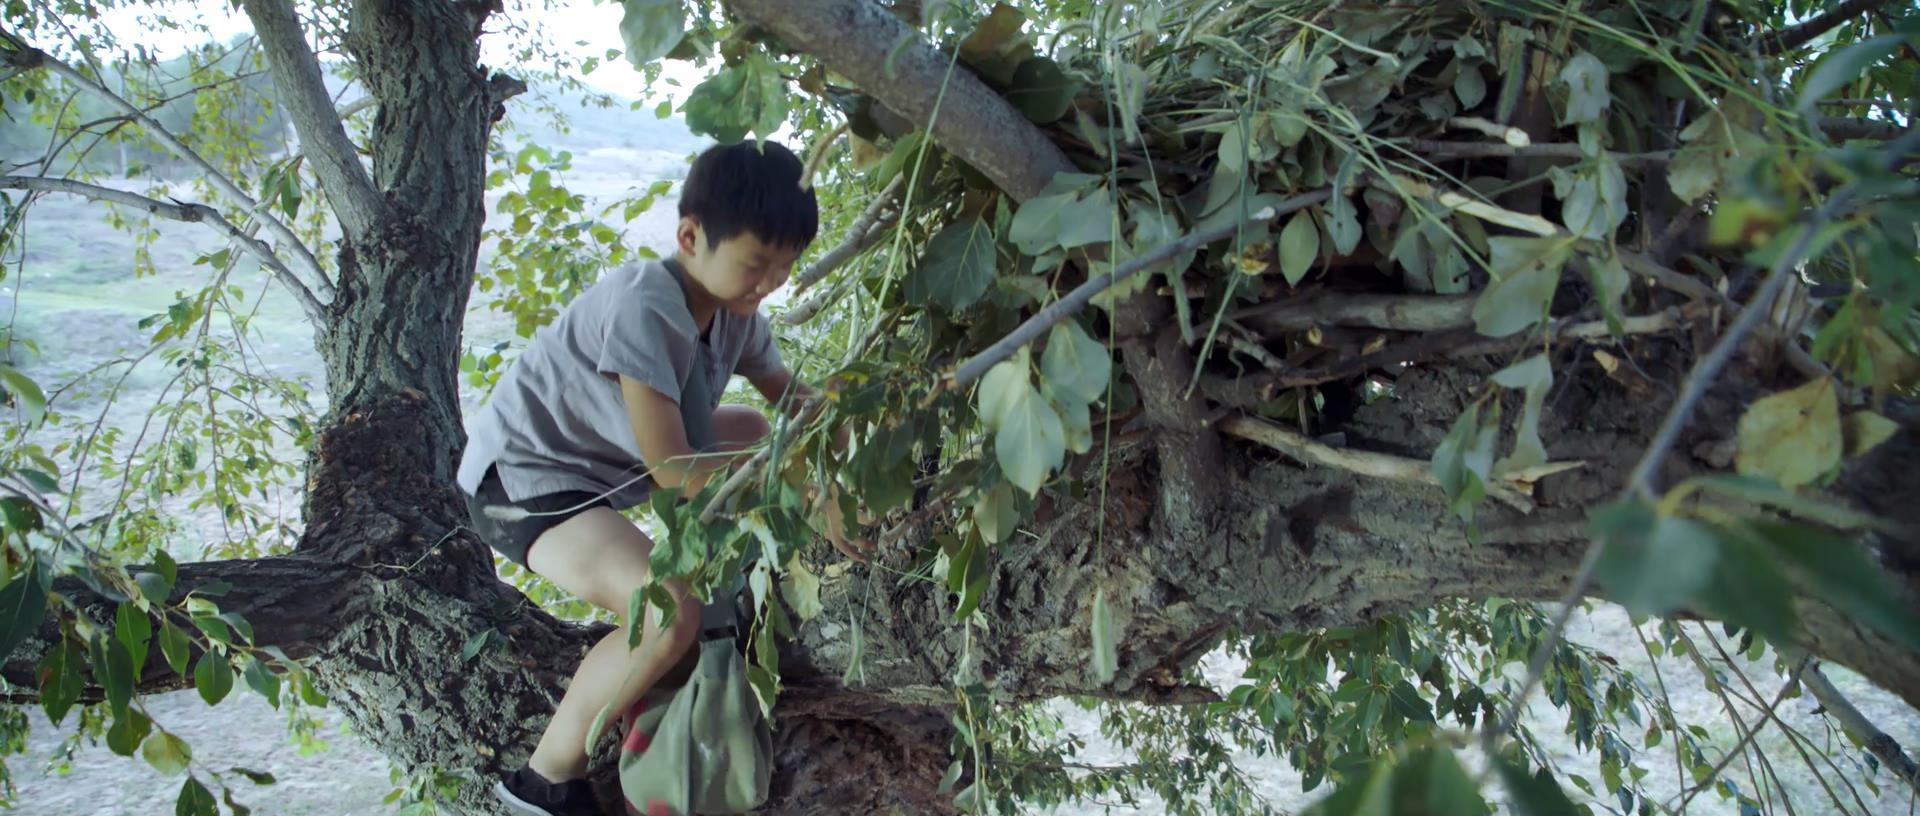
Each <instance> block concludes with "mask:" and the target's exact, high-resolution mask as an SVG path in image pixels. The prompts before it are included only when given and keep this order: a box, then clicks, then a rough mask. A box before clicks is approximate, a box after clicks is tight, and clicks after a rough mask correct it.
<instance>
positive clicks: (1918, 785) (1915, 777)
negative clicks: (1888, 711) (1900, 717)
mask: <svg viewBox="0 0 1920 816" xmlns="http://www.w3.org/2000/svg"><path fill="white" fill-rule="evenodd" d="M1800 682H1801V683H1802V684H1804V685H1805V686H1806V687H1807V691H1809V692H1812V694H1813V699H1815V700H1819V701H1820V705H1821V707H1823V708H1825V709H1826V710H1827V713H1828V714H1831V715H1832V716H1833V718H1834V719H1835V720H1837V721H1839V723H1840V728H1841V729H1842V730H1844V731H1846V732H1847V736H1849V737H1852V738H1854V739H1855V740H1857V741H1859V743H1860V744H1861V745H1864V746H1866V748H1867V752H1868V753H1871V754H1873V755H1874V757H1875V758H1877V759H1879V760H1880V764H1882V765H1885V766H1887V770H1889V771H1892V772H1893V775H1894V778H1896V779H1899V780H1900V781H1902V782H1905V783H1907V785H1908V786H1910V787H1913V788H1915V789H1920V767H1917V766H1915V765H1914V762H1913V759H1912V758H1910V757H1908V756H1907V752H1906V751H1905V750H1904V749H1902V748H1901V747H1900V741H1899V740H1896V739H1894V738H1893V737H1892V736H1890V735H1889V734H1887V732H1885V731H1882V730H1880V727H1879V726H1877V725H1874V724H1873V721H1872V720H1869V719H1867V717H1866V715H1865V714H1862V713H1860V709H1858V708H1856V707H1854V705H1853V701H1852V700H1849V699H1847V695H1846V694H1844V693H1842V692H1841V691H1840V689H1839V688H1838V687H1837V686H1835V685H1834V684H1833V681H1832V680H1829V679H1827V675H1826V673H1825V672H1823V671H1821V670H1820V667H1819V666H1817V665H1816V666H1811V667H1809V668H1808V669H1807V671H1805V672H1803V673H1802V674H1801V675H1800Z"/></svg>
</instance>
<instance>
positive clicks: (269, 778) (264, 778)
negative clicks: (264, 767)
mask: <svg viewBox="0 0 1920 816" xmlns="http://www.w3.org/2000/svg"><path fill="white" fill-rule="evenodd" d="M232 770H233V772H234V773H237V774H239V775H241V776H244V777H246V778H247V781H249V782H252V783H253V784H255V785H272V784H274V783H275V782H278V781H279V780H277V779H275V778H274V776H273V774H271V773H268V772H266V771H256V770H252V769H250V768H240V767H235V768H233V769H232Z"/></svg>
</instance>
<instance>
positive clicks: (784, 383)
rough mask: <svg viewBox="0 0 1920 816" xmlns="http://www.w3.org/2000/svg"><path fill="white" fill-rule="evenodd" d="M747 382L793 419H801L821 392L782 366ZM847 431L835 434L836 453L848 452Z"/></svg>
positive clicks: (843, 430) (842, 430)
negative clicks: (795, 378)
mask: <svg viewBox="0 0 1920 816" xmlns="http://www.w3.org/2000/svg"><path fill="white" fill-rule="evenodd" d="M747 381H748V382H751V383H753V388H754V390H756V391H759V392H760V396H762V397H765V398H766V400H767V402H768V403H769V404H771V405H773V406H774V407H775V408H776V409H778V410H779V411H780V412H781V413H783V414H786V415H787V416H788V417H790V418H793V419H799V418H800V411H801V409H803V408H805V407H806V405H807V401H808V400H810V399H813V398H814V396H815V395H817V394H819V391H817V390H816V389H814V387H813V386H811V385H808V384H806V383H805V382H799V381H796V380H794V378H793V372H792V371H790V370H788V369H787V367H786V366H781V367H780V368H779V369H778V370H776V371H774V372H772V373H770V374H762V375H760V376H759V377H751V378H748V380H747ZM788 388H792V389H793V394H792V395H791V396H789V395H788V394H787V389H788ZM847 431H848V429H847V428H845V427H842V428H841V429H840V430H839V431H836V432H835V433H834V435H833V449H834V451H835V452H838V451H843V450H846V448H847Z"/></svg>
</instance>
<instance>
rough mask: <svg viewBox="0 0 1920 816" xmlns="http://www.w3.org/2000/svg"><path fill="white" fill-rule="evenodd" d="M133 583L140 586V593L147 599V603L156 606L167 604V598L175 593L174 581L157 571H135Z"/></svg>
mask: <svg viewBox="0 0 1920 816" xmlns="http://www.w3.org/2000/svg"><path fill="white" fill-rule="evenodd" d="M133 583H134V584H135V585H136V586H138V587H140V594H141V596H143V597H145V598H146V599H147V603H150V604H153V605H154V606H166V605H167V598H168V597H169V596H171V595H172V594H173V582H172V581H169V580H167V578H166V576H164V575H160V574H157V573H152V572H138V573H134V576H133Z"/></svg>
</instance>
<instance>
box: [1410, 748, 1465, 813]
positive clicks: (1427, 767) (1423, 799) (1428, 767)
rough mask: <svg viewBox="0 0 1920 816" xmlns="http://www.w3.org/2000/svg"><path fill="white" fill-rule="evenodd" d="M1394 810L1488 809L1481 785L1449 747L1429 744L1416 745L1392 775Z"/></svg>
mask: <svg viewBox="0 0 1920 816" xmlns="http://www.w3.org/2000/svg"><path fill="white" fill-rule="evenodd" d="M1393 798H1394V807H1393V812H1394V813H1406V814H1418V813H1431V814H1436V816H1439V814H1445V815H1446V816H1472V815H1473V814H1480V813H1486V812H1487V803H1486V800H1484V799H1481V798H1480V786H1478V785H1476V784H1474V782H1473V778H1472V777H1470V776H1468V775H1467V772H1466V770H1465V769H1464V768H1462V767H1460V760H1459V758H1458V757H1455V756H1454V755H1453V752H1452V751H1449V750H1446V749H1444V748H1435V747H1432V746H1427V747H1422V748H1418V749H1415V750H1414V751H1413V752H1412V753H1410V754H1408V755H1407V758H1406V759H1405V760H1403V761H1401V763H1400V767H1399V769H1398V770H1396V771H1395V772H1394V779H1393Z"/></svg>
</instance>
